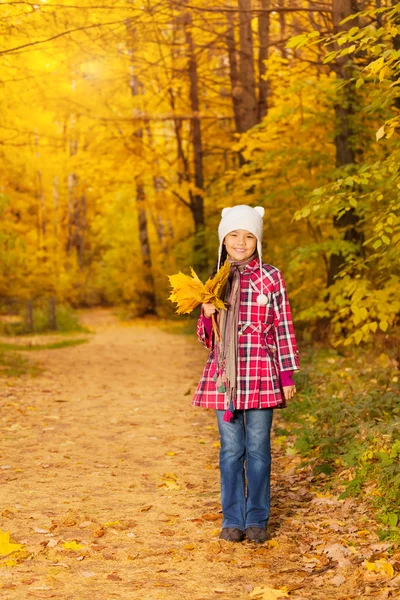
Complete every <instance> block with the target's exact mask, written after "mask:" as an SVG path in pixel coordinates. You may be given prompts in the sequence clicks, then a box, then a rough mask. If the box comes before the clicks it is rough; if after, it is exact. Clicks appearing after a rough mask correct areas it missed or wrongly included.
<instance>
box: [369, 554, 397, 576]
mask: <svg viewBox="0 0 400 600" xmlns="http://www.w3.org/2000/svg"><path fill="white" fill-rule="evenodd" d="M365 567H366V568H367V570H368V571H376V572H379V571H383V572H384V573H386V575H387V576H388V577H393V575H394V569H393V565H392V564H391V563H390V562H388V561H387V560H385V559H383V558H381V559H380V560H377V561H376V562H368V561H367V560H366V561H365Z"/></svg>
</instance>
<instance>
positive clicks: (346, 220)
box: [327, 0, 363, 287]
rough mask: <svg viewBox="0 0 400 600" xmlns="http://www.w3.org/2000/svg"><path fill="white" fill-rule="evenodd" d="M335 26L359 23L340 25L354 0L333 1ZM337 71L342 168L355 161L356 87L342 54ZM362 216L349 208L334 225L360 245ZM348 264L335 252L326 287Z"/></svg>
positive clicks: (337, 142) (339, 161) (337, 126)
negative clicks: (360, 221)
mask: <svg viewBox="0 0 400 600" xmlns="http://www.w3.org/2000/svg"><path fill="white" fill-rule="evenodd" d="M332 8H333V27H334V33H339V32H341V31H343V32H345V31H348V30H349V29H350V28H351V27H354V26H355V25H356V22H355V21H354V19H352V20H351V21H347V22H346V23H344V24H341V21H342V20H343V19H345V18H346V17H348V16H350V15H351V14H354V13H356V12H357V6H356V3H355V1H354V0H333V3H332ZM333 68H334V71H335V73H336V77H337V79H338V80H342V82H343V83H344V84H345V85H344V86H343V87H342V90H341V91H340V92H338V93H339V98H338V101H337V103H336V105H335V107H334V109H335V121H336V123H335V147H336V166H337V167H343V166H345V165H350V164H354V163H355V149H354V130H353V119H354V113H355V103H356V90H355V85H354V82H353V81H351V80H352V78H353V77H354V70H353V63H352V61H351V59H350V58H348V57H347V56H343V57H340V58H338V59H337V60H336V62H335V64H334V67H333ZM359 220H360V219H359V216H358V215H357V213H356V211H355V209H354V208H350V210H348V211H346V212H345V213H344V214H343V215H342V216H340V217H335V218H334V221H333V224H334V226H335V228H337V229H338V230H340V231H343V232H344V236H343V239H344V240H346V241H349V242H354V243H355V244H357V245H358V246H359V247H360V252H361V246H362V242H363V233H362V232H361V231H360V230H359V229H358V228H357V225H358V223H359ZM344 263H345V258H344V256H343V255H342V254H341V253H339V254H332V255H331V257H330V262H329V270H328V278H327V286H328V287H329V286H331V285H332V284H333V282H334V281H335V278H336V276H337V274H338V273H339V271H340V269H341V267H342V266H343V264H344Z"/></svg>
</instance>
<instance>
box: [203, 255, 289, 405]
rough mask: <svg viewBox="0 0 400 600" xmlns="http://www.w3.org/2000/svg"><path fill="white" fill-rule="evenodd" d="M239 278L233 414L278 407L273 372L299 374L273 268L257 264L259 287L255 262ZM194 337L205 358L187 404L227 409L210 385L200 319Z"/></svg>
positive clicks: (210, 343)
mask: <svg viewBox="0 0 400 600" xmlns="http://www.w3.org/2000/svg"><path fill="white" fill-rule="evenodd" d="M240 277H241V294H240V310H239V323H238V359H237V388H236V389H237V399H236V408H237V409H238V410H240V409H250V408H273V407H279V406H281V407H282V406H284V405H285V402H284V398H283V395H282V393H281V388H280V379H279V372H280V371H285V370H290V371H295V370H298V369H300V365H299V357H298V354H299V353H298V350H297V348H296V339H295V334H294V328H293V322H292V315H291V311H290V306H289V300H288V297H287V294H286V287H285V282H284V280H283V277H282V274H281V272H280V271H279V270H278V269H277V268H276V267H273V266H271V265H267V264H263V285H261V278H260V266H259V261H258V259H254V260H253V261H252V262H251V263H250V264H248V265H247V266H246V267H245V268H244V270H243V272H242V273H241V275H240ZM259 294H265V295H266V296H268V304H267V305H266V306H259V305H258V304H257V296H258V295H259ZM197 336H198V338H199V340H200V342H201V343H202V344H203V345H204V346H205V347H206V348H209V349H210V353H209V356H208V360H207V363H206V366H205V368H204V371H203V375H202V377H201V379H200V382H199V385H198V386H197V390H196V393H195V395H194V397H193V401H192V404H194V405H195V406H202V407H204V408H213V409H219V410H224V409H227V408H228V401H227V398H226V394H225V393H218V392H217V385H216V383H215V381H214V380H213V374H214V372H215V364H214V358H215V357H214V336H213V335H211V339H209V338H208V337H207V334H206V330H205V327H204V324H203V321H202V319H201V317H200V319H199V321H198V324H197Z"/></svg>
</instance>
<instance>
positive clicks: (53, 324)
mask: <svg viewBox="0 0 400 600" xmlns="http://www.w3.org/2000/svg"><path fill="white" fill-rule="evenodd" d="M49 328H50V329H51V330H52V331H56V329H57V318H56V299H55V297H54V296H51V297H50V298H49Z"/></svg>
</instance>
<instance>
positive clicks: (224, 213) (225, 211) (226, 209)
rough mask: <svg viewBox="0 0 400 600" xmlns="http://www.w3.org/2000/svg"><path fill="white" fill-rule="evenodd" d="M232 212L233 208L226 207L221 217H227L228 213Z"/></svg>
mask: <svg viewBox="0 0 400 600" xmlns="http://www.w3.org/2000/svg"><path fill="white" fill-rule="evenodd" d="M230 210H232V206H226V207H225V208H223V209H222V213H221V217H226V215H227V213H228V212H229V211H230Z"/></svg>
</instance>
